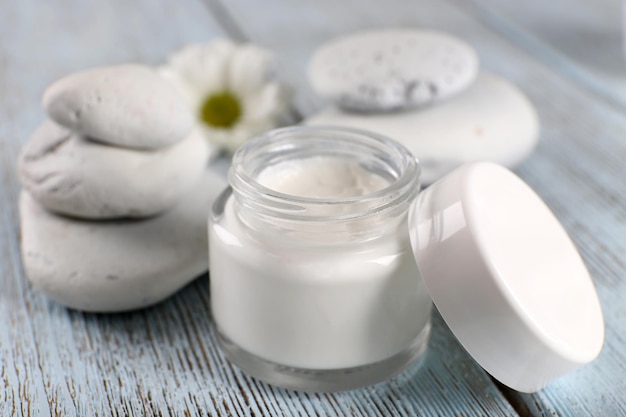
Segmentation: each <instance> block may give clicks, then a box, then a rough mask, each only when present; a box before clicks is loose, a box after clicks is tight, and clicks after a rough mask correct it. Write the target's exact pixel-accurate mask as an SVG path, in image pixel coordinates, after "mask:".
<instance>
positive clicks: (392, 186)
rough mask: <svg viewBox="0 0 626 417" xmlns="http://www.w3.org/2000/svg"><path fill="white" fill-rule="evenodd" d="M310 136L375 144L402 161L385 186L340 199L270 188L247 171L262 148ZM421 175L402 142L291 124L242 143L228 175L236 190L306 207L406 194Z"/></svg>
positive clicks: (363, 132) (370, 134) (333, 128)
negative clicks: (289, 192)
mask: <svg viewBox="0 0 626 417" xmlns="http://www.w3.org/2000/svg"><path fill="white" fill-rule="evenodd" d="M312 135H315V136H316V137H326V136H332V137H333V138H334V139H337V140H340V141H345V142H351V143H352V144H354V146H355V148H356V147H358V146H362V147H363V146H365V145H370V146H372V150H373V149H375V147H378V148H379V149H380V150H381V151H385V152H387V153H388V154H389V155H390V156H393V157H394V158H395V159H394V160H395V161H396V162H400V163H401V164H402V166H401V172H399V173H398V177H397V178H396V179H395V180H393V181H392V182H390V183H389V184H388V185H387V186H385V187H383V188H382V189H380V190H377V191H374V192H371V193H367V194H364V195H358V196H351V197H342V198H315V197H304V196H298V195H293V194H286V193H282V192H279V191H276V190H273V189H271V188H268V187H266V186H264V185H262V184H261V183H260V182H259V181H257V179H256V178H255V176H254V175H253V174H252V173H250V172H248V171H247V167H248V165H249V164H248V162H249V161H250V159H251V158H254V157H255V156H256V154H258V153H260V152H261V151H262V150H263V149H264V147H271V146H274V147H277V148H279V149H280V146H281V144H282V145H284V142H287V140H294V139H295V140H303V139H304V138H305V137H306V136H312ZM312 156H315V154H314V153H311V154H308V155H306V157H312ZM420 174H421V167H420V164H419V161H418V159H417V158H416V157H415V156H414V155H413V154H412V153H411V151H409V150H408V149H407V148H406V147H405V146H404V145H402V144H400V143H399V142H396V141H395V140H393V139H391V138H389V137H387V136H384V135H381V134H378V133H374V132H370V131H367V130H363V129H355V128H347V127H339V126H291V127H284V128H279V129H274V130H271V131H268V132H266V133H263V134H261V135H259V136H256V137H255V138H253V139H251V140H250V141H248V142H246V143H245V144H244V145H243V146H241V147H240V148H239V149H238V150H237V151H236V152H235V154H234V155H233V159H232V164H231V168H230V170H229V175H228V177H229V182H230V184H231V186H232V187H233V190H234V191H235V192H243V193H245V194H250V193H252V194H256V195H258V196H262V197H265V198H268V199H270V200H273V201H275V202H278V201H283V202H288V203H292V204H304V205H308V206H332V205H346V204H356V203H358V204H362V203H371V202H373V201H376V200H380V199H384V198H385V197H388V196H390V195H391V194H397V193H398V191H399V190H402V189H406V191H407V192H408V193H411V191H412V190H411V189H414V191H417V190H419V187H420ZM401 194H403V193H401Z"/></svg>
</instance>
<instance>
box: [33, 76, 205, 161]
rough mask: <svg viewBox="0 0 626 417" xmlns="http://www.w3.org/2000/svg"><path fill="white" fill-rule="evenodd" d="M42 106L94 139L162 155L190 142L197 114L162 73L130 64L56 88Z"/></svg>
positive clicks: (58, 84)
mask: <svg viewBox="0 0 626 417" xmlns="http://www.w3.org/2000/svg"><path fill="white" fill-rule="evenodd" d="M42 104H43V106H44V108H45V109H46V112H47V113H48V115H49V116H50V118H51V119H53V120H54V121H56V122H57V123H59V124H61V125H63V126H65V127H67V128H69V129H71V130H73V131H75V132H77V133H80V134H82V135H83V136H86V137H89V138H91V139H95V140H99V141H102V142H105V143H109V144H112V145H117V146H124V147H129V148H139V149H157V148H161V147H164V146H169V145H172V144H174V143H176V142H178V141H179V140H182V139H183V138H185V137H186V136H187V135H188V134H189V132H190V131H191V129H192V127H193V118H194V116H193V114H192V113H191V111H190V109H189V107H188V106H187V104H186V103H185V102H184V100H183V97H182V96H181V95H180V93H179V92H178V91H177V90H176V89H175V88H174V87H173V86H172V85H171V84H170V83H168V82H167V81H165V80H163V79H162V78H161V77H160V76H159V75H158V74H157V72H156V71H155V70H154V69H152V68H150V67H146V66H142V65H135V64H128V65H119V66H114V67H104V68H96V69H91V70H87V71H81V72H77V73H74V74H71V75H69V76H67V77H64V78H62V79H60V80H58V81H56V82H54V83H53V84H52V85H51V86H50V87H48V89H47V90H46V91H45V92H44V95H43V98H42Z"/></svg>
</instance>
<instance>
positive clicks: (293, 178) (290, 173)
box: [257, 156, 389, 199]
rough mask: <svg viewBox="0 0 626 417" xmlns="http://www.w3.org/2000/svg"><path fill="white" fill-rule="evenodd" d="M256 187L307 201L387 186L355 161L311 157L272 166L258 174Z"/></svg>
mask: <svg viewBox="0 0 626 417" xmlns="http://www.w3.org/2000/svg"><path fill="white" fill-rule="evenodd" d="M257 181H258V182H259V184H261V185H263V186H264V187H267V188H270V189H272V190H274V191H278V192H281V193H284V194H289V195H294V196H298V197H307V198H320V199H321V198H328V199H341V198H346V197H358V196H362V195H365V194H370V193H373V192H375V191H378V190H381V189H383V188H385V187H386V186H388V185H389V181H386V180H385V179H384V178H382V177H381V176H380V175H377V174H374V173H371V172H367V171H366V170H365V169H363V167H361V165H360V164H359V163H357V162H356V161H349V160H346V159H343V158H339V157H329V156H315V157H311V158H306V159H298V160H288V161H285V162H281V163H278V164H276V165H272V166H270V167H268V168H266V169H264V170H263V171H261V173H260V174H259V176H258V177H257Z"/></svg>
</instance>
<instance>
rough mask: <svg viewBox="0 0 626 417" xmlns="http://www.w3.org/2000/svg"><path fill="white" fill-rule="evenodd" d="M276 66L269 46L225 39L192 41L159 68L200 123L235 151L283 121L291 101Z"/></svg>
mask: <svg viewBox="0 0 626 417" xmlns="http://www.w3.org/2000/svg"><path fill="white" fill-rule="evenodd" d="M272 71H273V59H272V55H271V54H270V52H269V51H267V50H265V49H262V48H259V47H257V46H254V45H251V44H240V45H238V44H235V43H233V42H231V41H228V40H224V39H220V40H216V41H213V42H211V43H209V44H193V45H188V46H186V47H184V48H183V49H181V50H180V51H178V52H176V53H175V54H173V55H172V56H170V58H169V60H168V62H167V64H166V65H165V66H163V67H161V68H160V69H159V72H160V74H161V75H162V76H163V77H164V78H165V79H167V80H169V81H170V82H172V83H173V84H174V85H175V86H176V87H177V88H178V89H179V90H180V92H181V93H182V94H183V96H184V97H185V99H186V100H187V102H188V103H189V106H190V107H191V109H192V111H194V112H195V113H196V116H197V129H199V130H200V131H201V132H202V133H203V135H204V136H205V137H206V138H207V140H208V141H209V143H211V144H213V145H215V146H217V147H218V148H221V149H224V150H226V151H228V152H230V153H232V152H234V151H235V150H236V149H237V148H238V147H239V146H240V145H241V144H243V143H244V142H245V141H247V140H248V139H251V138H252V137H254V136H256V135H258V134H259V133H262V132H264V131H266V130H270V129H273V128H275V127H277V126H278V124H279V117H280V116H281V115H282V114H283V113H284V112H285V110H286V108H287V105H286V104H287V103H286V98H285V95H284V94H283V89H282V88H281V86H280V85H279V84H278V83H277V82H276V81H272V80H270V74H271V73H272Z"/></svg>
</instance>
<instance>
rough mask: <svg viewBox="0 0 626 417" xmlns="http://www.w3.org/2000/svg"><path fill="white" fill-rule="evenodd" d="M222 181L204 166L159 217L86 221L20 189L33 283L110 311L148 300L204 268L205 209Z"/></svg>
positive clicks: (79, 305) (61, 297) (68, 300)
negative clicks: (41, 202) (57, 210)
mask: <svg viewBox="0 0 626 417" xmlns="http://www.w3.org/2000/svg"><path fill="white" fill-rule="evenodd" d="M225 185H226V180H225V179H224V178H223V177H222V176H221V175H218V174H215V173H213V172H209V171H207V172H206V173H204V174H203V175H202V176H201V178H200V179H199V180H198V181H197V183H196V184H195V185H194V187H193V189H192V190H190V191H189V192H188V193H187V194H186V195H185V196H184V198H183V199H182V200H181V202H180V203H179V204H178V205H176V206H175V207H174V208H173V209H171V210H169V211H167V212H166V213H164V214H162V215H161V216H158V217H154V218H151V219H144V220H133V221H106V222H88V221H81V220H73V219H69V218H66V217H62V216H57V215H55V214H52V213H50V212H49V211H47V210H45V209H44V208H43V207H42V206H41V205H39V204H38V203H37V202H36V201H35V200H34V199H33V198H32V197H31V196H30V195H29V194H28V193H27V192H26V191H23V192H22V194H21V196H20V206H19V207H20V217H21V234H22V242H21V245H22V258H23V262H24V269H25V272H26V276H27V277H28V279H29V280H30V282H31V283H32V284H33V286H34V287H35V288H37V289H38V290H40V291H41V292H43V293H44V294H45V295H47V296H48V297H50V298H51V299H53V300H55V301H57V302H59V303H61V304H64V305H66V306H68V307H70V308H74V309H78V310H85V311H95V312H114V311H124V310H132V309H137V308H143V307H147V306H149V305H152V304H155V303H158V302H159V301H161V300H163V299H164V298H166V297H168V296H170V295H171V294H173V293H175V292H176V291H178V290H179V289H180V288H181V287H183V286H184V285H185V284H187V283H188V282H190V281H191V280H193V279H194V278H196V277H197V276H198V275H200V274H202V273H203V272H205V271H206V270H207V268H208V266H207V265H208V246H207V245H208V244H207V218H208V213H209V208H210V207H211V205H212V203H213V201H214V200H215V198H216V197H217V195H218V194H219V193H220V192H221V191H222V189H223V188H224V187H225Z"/></svg>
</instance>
